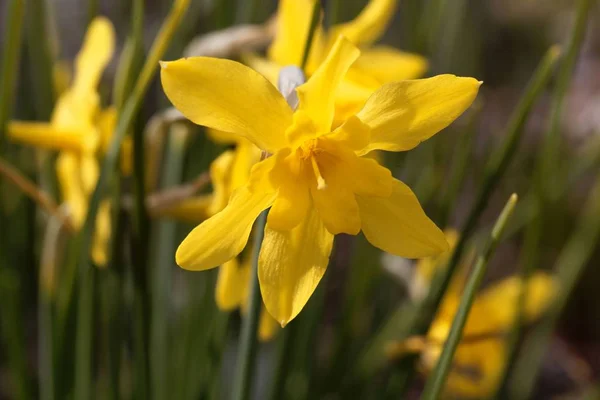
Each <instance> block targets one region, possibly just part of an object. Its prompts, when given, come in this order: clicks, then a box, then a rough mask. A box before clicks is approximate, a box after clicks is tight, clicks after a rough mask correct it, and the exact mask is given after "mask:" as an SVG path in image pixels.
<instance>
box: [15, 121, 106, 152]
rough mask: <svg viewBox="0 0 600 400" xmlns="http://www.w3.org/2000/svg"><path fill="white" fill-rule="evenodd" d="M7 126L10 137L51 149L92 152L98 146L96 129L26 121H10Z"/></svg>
mask: <svg viewBox="0 0 600 400" xmlns="http://www.w3.org/2000/svg"><path fill="white" fill-rule="evenodd" d="M7 128H8V136H9V137H10V139H12V140H14V141H17V142H21V143H24V144H29V145H32V146H36V147H41V148H44V149H49V150H59V151H61V150H64V151H73V152H84V151H85V152H91V151H94V149H95V148H96V147H97V146H98V136H97V135H95V134H94V132H95V130H92V131H85V130H81V129H78V128H71V127H61V126H56V125H53V124H49V123H44V122H24V121H10V122H9V123H8V127H7Z"/></svg>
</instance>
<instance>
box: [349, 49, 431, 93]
mask: <svg viewBox="0 0 600 400" xmlns="http://www.w3.org/2000/svg"><path fill="white" fill-rule="evenodd" d="M426 70H427V60H426V59H425V58H424V57H422V56H420V55H418V54H412V53H405V52H403V51H399V50H396V49H394V48H393V47H387V46H377V47H374V48H372V49H369V50H363V51H362V53H361V55H360V57H359V58H358V60H356V62H355V63H354V64H353V65H352V71H353V73H359V74H363V75H367V76H370V77H372V78H375V79H376V80H377V81H378V82H379V83H380V84H384V83H389V82H394V81H403V80H406V79H417V78H420V77H421V76H423V74H424V73H425V71H426Z"/></svg>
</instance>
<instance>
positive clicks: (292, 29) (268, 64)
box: [244, 0, 427, 127]
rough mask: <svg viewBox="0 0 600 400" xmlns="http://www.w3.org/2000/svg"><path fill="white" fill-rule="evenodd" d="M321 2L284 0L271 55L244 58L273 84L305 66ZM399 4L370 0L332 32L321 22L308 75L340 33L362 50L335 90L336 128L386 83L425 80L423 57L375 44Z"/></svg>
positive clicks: (278, 17)
mask: <svg viewBox="0 0 600 400" xmlns="http://www.w3.org/2000/svg"><path fill="white" fill-rule="evenodd" d="M316 1H317V0H280V1H279V9H278V13H277V30H276V32H275V40H274V41H273V43H272V44H271V46H270V47H269V49H268V52H267V57H268V59H264V58H262V57H259V56H257V55H253V54H250V55H246V56H245V57H244V61H245V62H246V63H247V64H248V65H250V66H251V67H252V68H254V69H255V70H256V71H258V72H260V73H261V74H263V75H264V76H265V77H266V78H267V79H269V80H270V81H271V83H273V84H275V83H276V82H277V78H278V76H279V70H280V68H281V67H283V66H286V65H296V66H300V64H301V62H302V56H303V53H304V47H305V44H306V39H307V36H308V31H309V27H310V23H311V17H312V10H313V6H314V3H315V2H316ZM397 3H398V0H370V1H369V3H368V4H367V6H366V7H365V8H364V9H363V11H362V12H361V13H360V14H359V15H358V16H357V17H356V18H355V19H354V20H352V21H350V22H347V23H343V24H339V25H334V26H333V27H332V28H331V29H330V30H329V31H327V32H325V30H324V28H323V26H322V25H319V26H318V28H317V31H316V33H315V38H314V40H313V44H312V47H311V51H310V56H309V58H308V64H307V66H306V72H307V75H308V76H310V75H312V74H313V73H314V72H315V71H316V70H317V68H318V67H319V65H320V64H321V63H322V62H323V61H324V60H325V58H326V57H327V54H328V53H329V51H330V50H331V48H332V47H333V45H334V43H335V41H336V39H337V37H338V36H339V35H343V36H345V37H346V38H347V39H348V40H349V41H350V42H352V43H353V44H355V45H357V46H360V47H361V49H362V53H361V55H360V57H358V59H357V60H356V61H355V62H354V63H353V64H352V67H351V68H350V69H349V70H348V73H347V74H346V75H345V76H344V78H343V79H342V81H341V82H340V84H339V86H338V88H337V90H336V92H335V104H336V112H335V117H334V126H336V127H337V125H339V124H340V123H342V122H343V121H345V120H346V119H347V118H348V117H350V116H352V115H354V114H356V113H357V112H358V111H359V110H360V109H361V107H362V106H363V104H364V103H365V101H366V100H367V99H368V98H369V96H370V95H371V94H372V93H373V92H375V91H376V90H377V89H379V87H380V86H381V85H383V84H385V83H388V82H394V81H401V80H404V79H415V78H420V77H421V76H423V74H424V73H425V71H426V70H427V60H426V59H425V58H423V57H421V56H419V55H416V54H410V53H405V52H402V51H399V50H396V49H394V48H393V47H389V46H383V45H377V46H372V45H373V43H374V42H375V41H377V40H378V39H379V38H380V37H381V36H382V35H383V33H384V32H385V30H386V28H387V25H388V24H389V22H390V20H391V18H392V17H393V16H394V11H395V10H396V5H397Z"/></svg>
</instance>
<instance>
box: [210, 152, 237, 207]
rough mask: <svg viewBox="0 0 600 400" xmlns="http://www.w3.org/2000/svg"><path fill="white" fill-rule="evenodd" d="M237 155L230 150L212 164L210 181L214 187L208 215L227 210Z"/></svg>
mask: <svg viewBox="0 0 600 400" xmlns="http://www.w3.org/2000/svg"><path fill="white" fill-rule="evenodd" d="M234 158H235V154H234V152H233V151H231V150H229V151H226V152H224V153H222V154H221V155H220V156H219V157H217V158H216V159H215V160H214V161H213V162H212V163H211V164H210V180H211V182H212V186H213V193H212V204H211V205H210V206H209V208H208V210H207V212H208V215H214V214H216V213H218V212H219V211H221V210H222V209H224V208H225V206H226V205H227V203H228V202H229V197H230V196H231V193H232V191H231V190H230V188H231V186H230V182H231V173H230V172H231V166H232V165H233V161H234Z"/></svg>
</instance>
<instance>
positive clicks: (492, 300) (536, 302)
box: [467, 272, 558, 331]
mask: <svg viewBox="0 0 600 400" xmlns="http://www.w3.org/2000/svg"><path fill="white" fill-rule="evenodd" d="M522 288H523V285H522V281H521V279H520V278H519V277H518V276H512V277H509V278H506V279H504V280H502V281H500V282H498V283H496V284H494V285H492V286H490V287H488V288H486V289H485V290H484V291H483V292H482V293H481V294H480V295H479V296H478V297H477V298H476V300H475V304H474V305H473V307H474V310H475V313H476V316H479V317H480V318H479V320H476V319H475V318H473V319H472V321H471V318H469V320H467V327H469V325H471V326H473V327H472V328H470V331H477V330H480V329H484V328H485V329H488V330H489V329H492V330H503V331H505V330H507V329H509V328H510V327H511V326H512V324H513V323H514V321H515V318H516V312H517V305H518V301H519V296H520V292H521V289H522ZM557 289H558V285H557V284H556V282H555V280H554V279H553V278H552V276H551V275H548V274H546V273H543V272H538V273H536V274H534V275H533V276H532V277H531V278H530V281H529V285H528V289H527V290H528V296H527V302H526V303H525V318H526V320H527V321H532V320H534V319H536V318H539V316H540V315H541V314H542V313H543V312H544V311H545V310H546V309H547V308H548V306H549V305H550V302H551V301H552V299H553V298H554V295H555V294H556V291H557ZM479 310H481V312H479Z"/></svg>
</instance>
